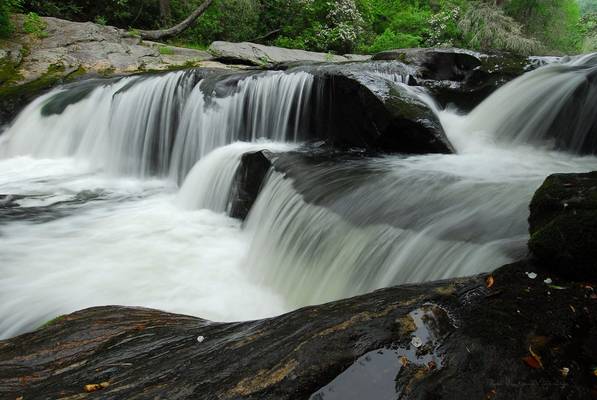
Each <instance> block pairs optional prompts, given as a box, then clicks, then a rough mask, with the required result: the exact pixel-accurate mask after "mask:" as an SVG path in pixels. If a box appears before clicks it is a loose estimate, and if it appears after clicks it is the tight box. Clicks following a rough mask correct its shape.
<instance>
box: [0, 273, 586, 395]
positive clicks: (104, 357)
mask: <svg viewBox="0 0 597 400" xmlns="http://www.w3.org/2000/svg"><path fill="white" fill-rule="evenodd" d="M531 268H533V267H532V266H531V265H529V264H528V263H527V262H520V263H517V264H513V265H509V266H505V267H502V268H500V269H498V270H497V271H495V272H494V274H493V279H494V283H493V285H492V287H491V288H489V289H488V288H487V287H486V281H485V279H486V276H484V275H481V276H476V277H471V278H462V279H453V280H450V281H443V282H435V283H426V284H420V285H408V286H400V287H394V288H388V289H383V290H379V291H376V292H373V293H370V294H366V295H363V296H359V297H355V298H351V299H346V300H340V301H336V302H333V303H329V304H324V305H319V306H312V307H307V308H303V309H300V310H297V311H294V312H291V313H289V314H285V315H282V316H279V317H275V318H269V319H263V320H259V321H250V322H237V323H213V322H209V321H206V320H202V319H199V318H195V317H189V316H183V315H175V314H168V313H165V312H161V311H156V310H149V309H142V308H126V307H96V308H91V309H87V310H83V311H79V312H76V313H74V314H70V315H67V316H64V317H61V318H58V319H57V320H54V321H52V322H50V323H49V324H47V325H46V326H45V327H44V328H41V329H40V330H38V331H35V332H32V333H28V334H24V335H21V336H18V337H16V338H13V339H9V340H6V341H2V342H0V396H1V397H2V398H7V399H10V398H12V399H14V398H18V397H20V396H22V397H23V398H24V399H27V398H34V399H55V398H77V399H79V398H102V399H123V398H127V399H132V398H168V399H196V398H201V399H282V400H283V399H293V400H297V399H308V398H310V397H311V396H312V395H314V394H316V395H314V396H313V397H311V398H313V399H321V398H325V399H340V398H343V399H346V398H368V399H372V400H375V399H381V398H388V397H383V396H387V395H391V396H392V397H390V398H400V399H469V398H479V399H483V398H491V399H496V400H497V399H508V400H510V399H541V400H544V399H554V400H555V399H558V400H559V399H580V398H590V397H591V390H595V384H596V378H595V376H594V375H593V368H594V367H593V366H592V365H593V363H594V360H595V359H596V357H597V343H595V337H597V329H596V327H597V306H596V304H595V301H594V300H591V299H590V298H589V296H588V295H589V294H591V292H590V290H589V289H588V288H586V287H581V286H579V285H573V284H571V283H570V282H567V281H565V280H561V279H558V280H556V283H557V284H559V285H562V286H566V287H568V290H566V291H558V290H550V289H549V288H548V287H547V286H546V285H545V284H544V283H543V279H544V278H545V276H544V275H540V276H539V277H538V278H537V279H535V280H531V279H529V278H528V277H527V276H526V274H525V271H528V270H530V269H531ZM554 279H555V277H554ZM571 306H572V307H573V308H574V310H575V311H572V310H571ZM200 337H201V339H199V338H200ZM415 337H416V338H419V339H421V345H420V347H415V346H414V344H413V343H416V342H417V339H415ZM198 339H199V340H198ZM531 350H532V351H533V353H535V354H537V355H538V356H539V357H540V358H541V364H542V367H538V368H533V367H531V366H529V365H528V364H527V363H526V362H525V359H527V360H528V357H532V355H531V353H530V351H531ZM564 368H566V369H567V371H568V372H567V374H564V373H563V372H562V370H563V369H564ZM104 382H105V384H104V388H103V389H100V390H98V391H96V392H93V393H87V392H85V389H84V387H85V385H88V384H100V383H104ZM346 393H352V394H353V395H354V396H353V397H346V396H345V397H342V395H343V394H346Z"/></svg>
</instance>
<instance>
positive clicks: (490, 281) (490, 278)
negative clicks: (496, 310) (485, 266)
mask: <svg viewBox="0 0 597 400" xmlns="http://www.w3.org/2000/svg"><path fill="white" fill-rule="evenodd" d="M494 283H495V279H494V278H493V275H489V276H488V277H487V279H485V286H487V288H488V289H489V288H491V287H492V286H493V284H494Z"/></svg>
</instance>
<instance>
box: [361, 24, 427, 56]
mask: <svg viewBox="0 0 597 400" xmlns="http://www.w3.org/2000/svg"><path fill="white" fill-rule="evenodd" d="M420 45H421V37H419V36H413V35H409V34H408V33H400V32H395V31H393V30H391V29H390V28H388V29H386V30H385V31H384V32H383V33H382V34H381V35H379V36H377V37H376V38H375V40H374V41H373V44H372V45H371V46H369V47H367V49H366V50H367V52H369V53H377V52H380V51H384V50H389V49H404V48H409V47H420Z"/></svg>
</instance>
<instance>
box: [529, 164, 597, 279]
mask: <svg viewBox="0 0 597 400" xmlns="http://www.w3.org/2000/svg"><path fill="white" fill-rule="evenodd" d="M530 209H531V214H530V217H529V225H530V226H529V230H530V234H531V238H530V240H529V249H530V250H531V252H532V253H533V255H534V256H535V257H536V258H537V259H538V261H539V262H540V264H541V265H544V266H545V267H547V268H550V269H553V270H555V271H557V272H559V273H562V274H566V275H569V276H571V277H575V278H577V279H583V280H584V279H596V278H597V172H590V173H586V174H555V175H551V176H549V177H548V178H547V179H546V180H545V182H544V183H543V185H542V186H541V187H540V188H539V190H537V192H536V193H535V196H534V197H533V200H532V202H531V205H530Z"/></svg>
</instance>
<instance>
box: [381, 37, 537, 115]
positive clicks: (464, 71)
mask: <svg viewBox="0 0 597 400" xmlns="http://www.w3.org/2000/svg"><path fill="white" fill-rule="evenodd" d="M372 59H373V60H386V61H387V60H398V61H401V62H404V63H406V64H408V65H411V66H413V67H415V68H416V75H415V76H416V79H417V82H418V84H419V85H422V86H424V87H426V88H428V89H429V90H430V91H431V93H432V94H433V95H434V97H435V98H436V99H437V101H438V102H439V103H440V104H441V105H442V106H446V105H447V104H455V105H456V106H458V107H459V108H461V109H463V110H466V111H468V110H471V109H473V108H474V107H475V106H476V105H478V104H479V103H480V102H481V101H483V100H484V99H485V98H487V97H488V96H489V95H490V94H491V93H492V92H494V91H495V90H496V89H497V88H499V87H500V86H502V85H503V84H505V83H506V82H508V81H510V80H512V79H514V78H516V77H518V76H520V75H522V74H523V73H525V72H527V71H529V70H531V69H534V68H536V67H538V66H540V65H542V64H543V63H544V62H545V60H544V59H542V58H537V57H535V58H533V59H530V58H528V57H523V56H517V55H514V54H510V53H493V54H482V53H478V52H474V51H470V50H464V49H456V48H450V49H434V48H421V49H397V50H389V51H384V52H381V53H378V54H375V55H374V56H373V57H372Z"/></svg>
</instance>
